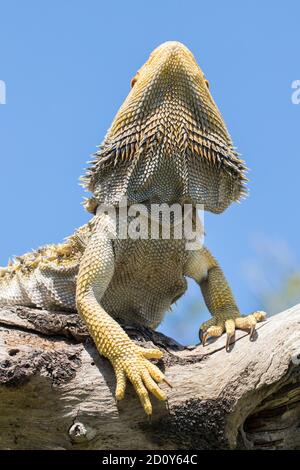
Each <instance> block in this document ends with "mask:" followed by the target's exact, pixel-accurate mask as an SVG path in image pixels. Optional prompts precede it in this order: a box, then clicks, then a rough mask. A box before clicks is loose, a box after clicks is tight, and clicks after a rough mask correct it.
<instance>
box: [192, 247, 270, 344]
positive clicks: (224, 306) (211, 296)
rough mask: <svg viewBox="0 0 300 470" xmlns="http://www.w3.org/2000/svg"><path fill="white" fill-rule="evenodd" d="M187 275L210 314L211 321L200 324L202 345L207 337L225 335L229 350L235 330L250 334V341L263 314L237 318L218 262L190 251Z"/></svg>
mask: <svg viewBox="0 0 300 470" xmlns="http://www.w3.org/2000/svg"><path fill="white" fill-rule="evenodd" d="M186 275H187V276H190V277H192V278H193V279H195V281H196V282H197V283H198V284H199V286H200V288H201V291H202V294H203V297H204V300H205V303H206V305H207V308H208V309H209V311H210V313H211V314H212V318H211V319H210V320H208V321H207V322H205V323H203V324H202V325H201V328H200V331H199V336H200V339H201V341H202V344H203V345H205V343H206V340H207V339H208V338H209V337H218V336H221V335H222V334H223V333H224V331H226V333H227V340H226V349H227V350H228V348H229V344H230V342H231V339H232V337H233V336H234V332H235V329H236V328H239V329H241V330H249V331H250V339H252V337H253V334H254V331H255V326H256V323H257V322H259V321H262V320H264V319H265V316H266V314H265V313H264V312H261V311H257V312H253V313H252V314H251V315H248V316H241V315H240V312H239V309H238V307H237V305H236V302H235V300H234V297H233V294H232V292H231V289H230V287H229V285H228V282H227V281H226V279H225V276H224V274H223V272H222V270H221V268H220V266H219V265H218V262H217V261H216V259H215V258H214V257H213V256H212V255H211V253H210V252H209V251H208V250H207V248H205V247H203V248H202V249H201V250H195V251H193V252H192V251H191V254H190V257H189V260H188V263H187V267H186Z"/></svg>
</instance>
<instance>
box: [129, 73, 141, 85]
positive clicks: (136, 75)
mask: <svg viewBox="0 0 300 470" xmlns="http://www.w3.org/2000/svg"><path fill="white" fill-rule="evenodd" d="M138 76H139V73H138V72H137V73H136V74H135V76H134V77H133V78H132V79H131V82H130V86H131V88H133V87H134V85H135V84H136V82H137V79H138Z"/></svg>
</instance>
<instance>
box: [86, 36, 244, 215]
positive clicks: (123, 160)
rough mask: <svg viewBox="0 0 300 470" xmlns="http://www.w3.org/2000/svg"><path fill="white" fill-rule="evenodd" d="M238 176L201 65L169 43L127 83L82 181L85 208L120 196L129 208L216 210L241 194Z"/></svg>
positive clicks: (240, 169) (241, 167) (236, 158)
mask: <svg viewBox="0 0 300 470" xmlns="http://www.w3.org/2000/svg"><path fill="white" fill-rule="evenodd" d="M244 172H245V166H244V163H243V161H242V160H241V159H240V158H239V156H238V154H237V153H236V151H235V150H234V147H233V144H232V140H231V138H230V135H229V133H228V131H227V129H226V126H225V123H224V121H223V118H222V116H221V114H220V111H219V110H218V108H217V106H216V104H215V102H214V100H213V98H212V96H211V93H210V91H209V85H208V81H207V79H206V78H205V76H204V74H203V72H202V70H201V68H200V67H199V65H198V64H197V62H196V60H195V58H194V56H193V54H192V53H191V52H190V51H189V49H188V48H187V47H185V46H184V45H183V44H181V43H179V42H176V41H170V42H166V43H164V44H162V45H161V46H159V47H158V48H156V49H155V50H154V51H153V52H152V53H151V55H150V57H149V59H148V60H147V62H146V63H145V64H144V65H143V66H142V67H141V68H140V69H139V71H138V72H137V73H136V75H135V76H134V77H133V79H132V80H131V91H130V93H129V94H128V96H127V98H126V99H125V101H124V103H123V104H122V106H121V108H120V109H119V111H118V112H117V114H116V116H115V118H114V120H113V122H112V125H111V127H110V129H109V130H108V132H107V135H106V137H105V139H104V141H103V143H102V144H101V146H100V147H99V150H98V151H97V152H96V154H95V158H94V160H93V161H92V162H91V166H90V167H89V168H88V170H87V172H86V175H85V176H84V177H83V178H82V180H83V183H84V186H85V187H86V188H87V189H88V190H89V191H91V192H92V193H93V198H91V200H90V203H89V204H87V207H90V208H92V210H93V209H94V208H95V207H96V206H97V205H98V204H100V203H105V204H113V205H116V204H117V203H118V201H119V200H120V199H121V198H122V197H123V196H126V197H127V198H128V202H129V204H132V203H137V202H138V203H143V202H144V203H149V202H150V203H151V202H153V203H162V202H165V203H170V204H171V203H174V202H178V203H183V202H190V203H193V204H196V203H198V204H203V205H204V209H205V210H209V211H211V212H216V213H219V212H222V211H223V210H224V209H226V208H227V207H228V205H229V204H230V203H231V202H232V201H237V200H239V199H240V197H241V196H242V195H243V194H244V193H245V185H244V183H245V180H246V178H245V176H244ZM91 201H92V202H91Z"/></svg>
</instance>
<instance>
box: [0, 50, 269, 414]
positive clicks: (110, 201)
mask: <svg viewBox="0 0 300 470" xmlns="http://www.w3.org/2000/svg"><path fill="white" fill-rule="evenodd" d="M90 163H91V164H90V166H89V168H88V169H87V171H86V174H85V176H84V178H83V184H84V186H85V187H86V189H87V190H89V191H90V192H91V193H92V197H90V198H89V199H87V200H86V204H85V205H86V208H87V209H88V210H89V211H90V212H92V213H93V214H94V216H93V218H92V219H91V221H90V222H89V223H88V224H86V225H85V226H83V227H81V228H79V229H78V230H77V231H76V232H75V233H74V234H73V235H72V236H70V237H69V238H68V239H66V241H65V242H64V243H62V244H60V245H47V246H44V247H42V248H40V249H38V250H36V251H33V252H31V253H27V254H25V255H23V256H21V257H17V258H16V259H15V260H14V262H12V263H10V265H9V266H8V267H6V268H3V269H1V271H0V276H1V277H0V305H2V306H3V305H23V306H36V307H39V308H46V309H52V310H55V309H66V310H68V309H69V310H74V309H76V308H77V310H78V312H79V314H80V315H81V317H82V318H83V319H84V321H85V323H86V325H87V327H88V330H89V332H90V334H91V336H92V338H93V340H94V342H95V345H96V347H97V349H98V351H99V353H100V354H102V355H104V356H105V357H107V358H108V359H109V360H110V362H111V364H112V366H113V368H114V371H115V374H116V399H117V400H121V399H122V398H123V397H124V394H125V387H126V381H127V378H128V379H129V380H130V381H131V382H132V384H133V386H134V388H135V390H136V392H137V394H138V396H139V398H140V401H141V403H142V405H143V407H144V410H145V412H146V413H147V414H148V415H150V414H151V413H152V405H151V401H150V398H149V392H151V393H153V394H154V395H155V396H156V397H157V398H159V399H160V400H165V399H166V393H165V392H164V391H163V390H162V388H161V387H159V385H158V383H159V382H162V381H164V380H166V379H165V377H164V374H163V373H162V372H161V371H160V369H159V368H158V367H157V366H156V365H155V364H154V363H153V362H151V361H150V359H159V358H161V357H162V352H161V351H160V350H159V349H145V348H143V347H141V346H138V345H136V344H134V343H133V342H132V341H131V339H130V338H129V337H128V335H127V334H126V333H125V331H124V330H123V329H122V327H121V326H120V324H119V322H118V320H121V321H122V322H124V323H125V324H137V325H143V326H147V327H150V328H156V327H157V326H158V325H159V324H160V322H161V321H162V319H163V317H164V314H165V312H166V311H168V310H169V309H170V307H171V305H172V303H173V302H175V300H177V299H178V298H179V297H180V296H181V295H182V294H183V293H184V292H185V290H186V287H187V284H186V277H191V278H193V279H195V281H196V282H197V283H198V285H199V286H200V288H201V291H202V294H203V296H204V299H205V302H206V305H207V307H208V309H209V311H210V312H211V314H212V318H211V319H210V320H209V321H207V322H206V323H204V324H203V325H202V326H201V329H200V331H201V335H202V342H203V344H205V342H206V339H207V338H208V337H218V336H221V335H222V334H223V332H224V331H226V333H227V346H228V345H229V342H230V340H231V339H232V337H233V334H234V331H235V328H240V329H245V330H250V335H252V334H253V331H254V329H255V325H256V322H257V321H261V320H263V319H264V313H263V312H254V313H252V314H251V315H248V316H245V317H242V316H241V315H240V312H239V309H238V307H237V305H236V302H235V300H234V297H233V294H232V292H231V290H230V287H229V286H228V283H227V281H226V279H225V277H224V275H223V273H222V271H221V268H220V267H219V265H218V263H217V261H216V260H215V258H214V257H213V256H212V255H211V254H210V252H209V251H208V249H207V248H206V247H204V246H200V247H198V249H195V250H187V249H186V246H185V242H186V240H185V239H184V236H183V238H182V239H177V238H176V237H174V236H172V235H171V236H170V237H169V239H165V238H164V237H163V236H162V235H161V232H160V236H159V237H158V239H144V238H142V237H140V238H130V237H121V236H120V235H119V232H118V231H117V230H116V228H119V226H120V212H119V209H118V207H119V204H120V202H121V201H122V200H124V197H126V201H127V203H126V204H127V207H128V209H129V212H130V208H132V207H133V206H134V205H135V204H143V205H144V207H146V211H149V210H150V209H149V208H150V207H151V205H153V204H161V203H165V204H169V205H171V204H174V203H176V204H180V206H182V207H183V205H184V204H186V203H190V204H191V205H192V206H193V207H195V206H196V204H202V205H203V206H204V209H205V210H207V211H211V212H214V213H220V212H223V211H224V210H225V209H226V208H227V207H228V206H229V204H230V203H231V202H233V201H238V200H239V199H240V198H241V197H242V196H243V195H244V194H245V192H246V189H245V181H246V178H245V170H246V168H245V165H244V162H243V161H242V160H241V159H240V157H239V155H238V154H237V152H236V151H235V149H234V147H233V143H232V140H231V138H230V135H229V133H228V131H227V129H226V126H225V124H224V121H223V119H222V116H221V114H220V112H219V110H218V108H217V106H216V104H215V102H214V100H213V98H212V96H211V93H210V91H209V84H208V81H207V80H206V78H205V76H204V74H203V72H202V70H201V69H200V67H199V66H198V64H197V62H196V60H195V58H194V56H193V55H192V53H191V52H190V51H189V50H188V48H187V47H185V46H184V45H182V44H181V43H179V42H175V41H174V42H167V43H165V44H162V45H161V46H159V47H158V48H157V49H155V50H154V51H153V52H152V54H151V55H150V57H149V59H148V60H147V62H146V63H145V64H144V65H143V66H142V67H141V68H140V70H139V71H138V72H137V74H136V75H135V76H134V78H133V79H132V81H131V91H130V93H129V95H128V96H127V98H126V99H125V101H124V103H123V105H122V106H121V108H120V109H119V111H118V112H117V114H116V116H115V118H114V120H113V123H112V125H111V127H110V129H109V130H108V132H107V135H106V137H105V139H104V141H103V143H102V145H101V146H100V147H99V150H98V151H97V152H96V154H95V158H94V159H93V161H92V162H90ZM103 207H106V208H109V207H112V208H116V217H114V216H113V215H112V214H111V212H110V211H109V210H108V211H106V212H105V211H103V210H102V209H101V208H103ZM99 209H100V211H99ZM130 220H131V221H132V217H131V218H130V217H129V219H128V220H127V225H126V227H127V228H128V227H129V224H130ZM172 223H173V225H174V220H173V222H172Z"/></svg>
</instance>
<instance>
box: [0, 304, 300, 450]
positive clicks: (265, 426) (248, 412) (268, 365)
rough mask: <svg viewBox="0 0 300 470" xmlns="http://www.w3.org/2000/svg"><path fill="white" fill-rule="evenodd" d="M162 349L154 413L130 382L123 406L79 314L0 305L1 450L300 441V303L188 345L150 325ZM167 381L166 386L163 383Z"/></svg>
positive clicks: (282, 445)
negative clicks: (252, 326) (163, 395)
mask: <svg viewBox="0 0 300 470" xmlns="http://www.w3.org/2000/svg"><path fill="white" fill-rule="evenodd" d="M127 331H128V333H129V334H130V335H131V336H132V337H133V338H134V339H135V340H136V341H139V342H142V344H145V345H147V346H148V345H150V344H151V343H152V345H153V344H155V345H157V346H158V347H160V348H162V349H164V350H165V356H164V360H163V361H161V364H160V365H161V367H162V368H163V369H165V372H166V376H167V378H168V380H169V381H170V382H171V383H172V385H173V388H172V389H168V390H167V392H168V403H162V402H158V401H157V400H156V399H154V398H153V399H152V402H153V405H154V413H153V418H152V420H151V421H149V420H148V419H147V418H146V417H145V415H144V413H143V411H142V409H141V407H140V405H139V403H138V400H137V398H136V396H135V394H134V392H133V390H132V388H131V385H130V386H129V385H128V389H127V393H126V397H125V399H124V400H123V402H121V403H120V404H119V405H118V406H117V404H116V402H115V400H114V388H115V378H114V374H113V372H112V368H111V366H110V364H109V362H108V361H107V360H106V359H104V358H102V357H99V355H98V353H97V351H96V350H95V347H94V346H93V344H92V342H91V341H90V340H89V339H88V336H87V333H86V330H85V328H84V326H83V325H82V324H81V323H80V321H79V319H78V316H77V314H76V313H73V314H72V313H65V312H64V313H60V312H55V313H53V312H48V311H42V310H37V309H28V308H24V307H17V308H9V309H8V308H6V309H3V308H2V309H1V310H0V448H1V449H165V450H166V449H189V448H194V449H220V448H243V449H244V448H246V449H252V448H255V449H257V448H259V449H262V448H267V449H289V448H298V449H299V448H300V305H298V306H296V307H294V308H292V309H290V310H288V311H286V312H283V313H281V314H279V315H276V316H274V317H272V318H270V319H268V320H267V321H266V322H264V323H262V324H260V325H259V327H258V331H257V338H256V339H255V341H253V342H250V341H249V336H247V335H246V334H245V333H243V332H238V333H237V335H236V339H237V341H236V343H235V345H234V346H233V347H232V350H231V351H230V352H229V353H227V352H226V351H225V349H224V342H225V338H224V337H222V338H220V339H218V340H217V341H215V342H214V343H211V344H210V345H208V346H206V347H205V348H203V346H201V345H198V346H196V347H189V348H183V347H182V346H180V345H179V344H177V343H176V342H175V341H173V340H171V339H170V338H167V337H165V336H163V335H162V334H159V333H155V332H152V331H149V330H146V329H142V330H140V329H136V328H128V329H127ZM163 387H165V385H163Z"/></svg>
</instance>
